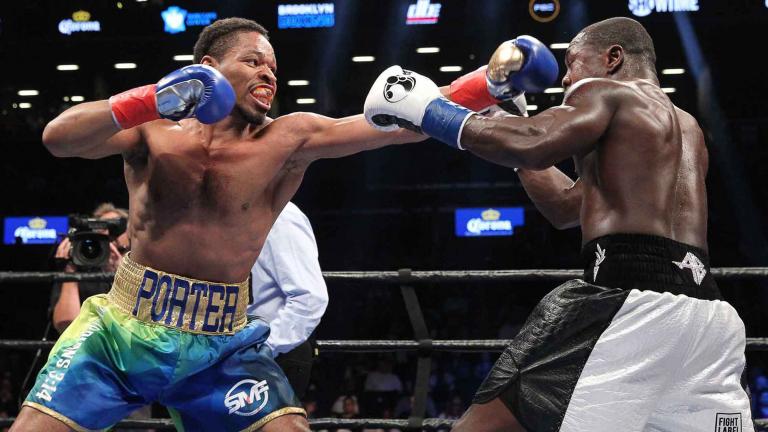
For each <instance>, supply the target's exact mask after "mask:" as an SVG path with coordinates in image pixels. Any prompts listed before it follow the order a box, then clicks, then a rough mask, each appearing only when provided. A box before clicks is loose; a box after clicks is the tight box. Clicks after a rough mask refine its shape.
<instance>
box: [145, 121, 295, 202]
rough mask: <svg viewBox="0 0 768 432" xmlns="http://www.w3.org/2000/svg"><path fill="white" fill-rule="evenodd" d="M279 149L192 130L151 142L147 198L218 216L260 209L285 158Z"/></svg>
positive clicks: (257, 142)
mask: <svg viewBox="0 0 768 432" xmlns="http://www.w3.org/2000/svg"><path fill="white" fill-rule="evenodd" d="M279 150H280V149H279V148H275V147H270V146H269V142H264V141H263V140H247V141H245V140H242V141H234V140H232V141H218V142H217V141H206V140H201V139H199V137H196V136H194V135H191V134H178V135H176V136H168V137H164V139H161V140H160V139H159V140H155V142H151V143H150V155H149V159H148V164H147V170H146V177H145V179H146V186H147V194H148V198H149V199H150V200H151V201H152V202H153V203H154V204H155V205H159V206H163V207H166V206H167V207H171V209H173V208H177V209H184V210H187V211H188V210H192V209H197V210H200V211H203V212H214V213H217V214H220V215H224V214H237V213H244V212H248V211H249V210H250V209H251V208H252V207H262V205H263V203H264V201H265V200H269V199H270V196H271V194H270V187H271V184H272V180H273V179H274V178H275V177H276V176H277V175H278V173H279V172H280V170H281V168H282V166H283V165H284V163H285V159H286V158H287V156H288V155H287V154H284V153H285V152H281V151H279ZM169 210H170V209H169Z"/></svg>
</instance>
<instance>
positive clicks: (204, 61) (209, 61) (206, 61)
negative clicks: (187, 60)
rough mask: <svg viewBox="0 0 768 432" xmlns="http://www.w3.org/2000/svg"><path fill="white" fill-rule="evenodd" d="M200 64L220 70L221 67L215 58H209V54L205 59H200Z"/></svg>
mask: <svg viewBox="0 0 768 432" xmlns="http://www.w3.org/2000/svg"><path fill="white" fill-rule="evenodd" d="M200 64H204V65H206V66H211V67H215V68H218V66H219V62H217V61H216V59H215V58H213V57H211V56H209V55H207V54H206V55H204V56H203V58H201V59H200Z"/></svg>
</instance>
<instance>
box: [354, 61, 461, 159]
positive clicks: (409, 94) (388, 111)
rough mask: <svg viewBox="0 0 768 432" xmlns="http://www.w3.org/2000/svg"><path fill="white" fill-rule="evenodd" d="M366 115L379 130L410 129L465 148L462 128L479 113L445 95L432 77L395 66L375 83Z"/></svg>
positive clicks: (364, 110) (365, 108)
mask: <svg viewBox="0 0 768 432" xmlns="http://www.w3.org/2000/svg"><path fill="white" fill-rule="evenodd" d="M363 114H364V115H365V119H366V120H367V121H368V123H369V124H370V125H371V126H373V127H374V128H376V129H379V130H383V131H392V130H397V129H398V128H401V127H402V128H407V129H411V130H415V131H417V132H422V133H425V134H427V135H429V136H431V137H433V138H436V139H438V140H440V141H442V142H444V143H446V144H448V145H450V146H451V147H456V148H461V144H460V142H459V139H460V137H461V130H462V129H463V128H464V124H465V123H466V122H467V119H469V117H470V116H471V115H472V114H475V112H474V111H470V110H468V109H467V108H464V107H462V106H460V105H457V104H455V103H453V102H450V101H449V100H448V99H446V98H444V97H443V96H442V95H441V94H440V89H438V87H437V85H435V83H434V82H432V80H431V79H429V78H427V77H425V76H423V75H419V74H417V73H416V72H412V71H409V70H404V69H403V68H401V67H400V66H391V67H389V68H387V69H386V70H385V71H384V72H382V73H381V75H379V77H378V78H377V79H376V81H375V82H374V83H373V86H372V87H371V90H370V91H369V92H368V97H366V98H365V107H364V109H363Z"/></svg>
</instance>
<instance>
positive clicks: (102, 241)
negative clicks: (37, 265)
mask: <svg viewBox="0 0 768 432" xmlns="http://www.w3.org/2000/svg"><path fill="white" fill-rule="evenodd" d="M127 226H128V219H126V218H115V219H96V218H91V217H87V216H80V215H70V216H69V232H68V233H67V237H68V238H69V241H70V243H72V252H71V257H72V263H73V264H74V265H76V266H77V267H78V268H80V269H86V270H87V269H91V270H97V269H100V268H101V267H102V266H103V265H104V264H106V263H107V261H108V260H109V242H110V241H112V240H114V239H116V238H117V237H118V236H119V235H120V234H122V233H124V232H125V229H126V227H127ZM104 232H107V234H104Z"/></svg>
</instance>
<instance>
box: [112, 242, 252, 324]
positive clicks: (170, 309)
mask: <svg viewBox="0 0 768 432" xmlns="http://www.w3.org/2000/svg"><path fill="white" fill-rule="evenodd" d="M248 289H249V286H248V281H247V280H246V281H245V282H240V283H236V284H231V283H230V284H227V283H221V282H209V281H203V280H198V279H190V278H187V277H184V276H179V275H175V274H173V273H166V272H163V271H160V270H156V269H153V268H150V267H145V266H143V265H141V264H138V263H137V262H135V261H133V260H132V259H131V257H130V254H128V255H126V256H125V257H124V258H123V261H122V263H121V264H120V267H119V268H118V269H117V272H116V273H115V281H114V283H113V284H112V289H111V290H110V291H109V294H107V297H108V298H109V300H110V302H111V303H112V304H113V305H115V306H117V308H118V309H120V310H121V311H122V312H124V313H126V314H128V315H131V316H133V317H135V318H136V319H138V320H140V321H144V322H148V323H153V324H159V325H163V326H166V327H170V328H175V329H179V330H182V331H187V332H192V333H201V334H233V333H235V332H236V331H238V330H240V329H241V328H243V327H244V326H245V324H246V322H247V318H246V313H245V310H246V307H247V306H248V298H249V295H248Z"/></svg>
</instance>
